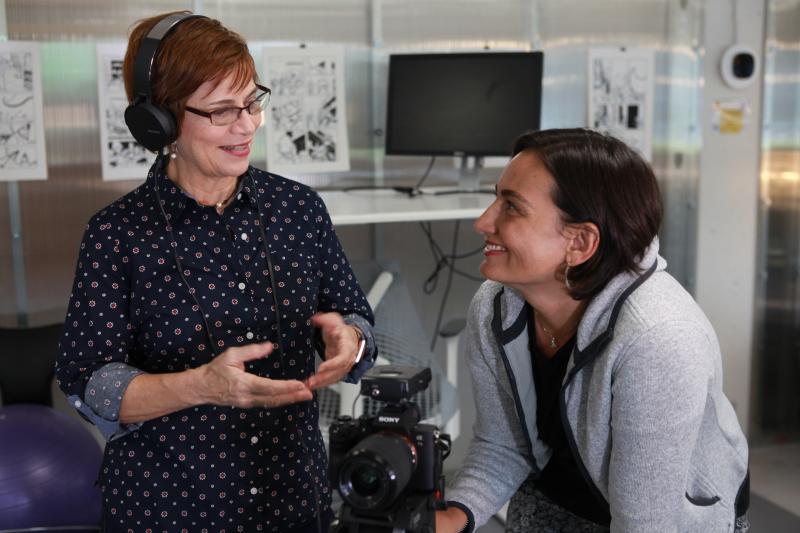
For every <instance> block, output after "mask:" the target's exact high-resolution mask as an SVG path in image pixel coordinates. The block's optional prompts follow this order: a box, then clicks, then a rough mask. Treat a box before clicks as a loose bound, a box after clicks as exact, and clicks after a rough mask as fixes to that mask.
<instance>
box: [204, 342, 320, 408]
mask: <svg viewBox="0 0 800 533" xmlns="http://www.w3.org/2000/svg"><path fill="white" fill-rule="evenodd" d="M272 350H273V346H272V343H271V342H262V343H258V344H248V345H246V346H236V347H233V348H228V349H227V350H225V351H224V352H222V353H221V354H220V355H218V356H216V357H215V358H214V359H213V360H212V361H211V362H210V363H207V364H205V365H203V366H201V367H199V368H198V369H197V370H198V371H199V372H198V376H199V382H198V385H199V388H198V390H197V393H198V394H199V395H200V397H201V399H202V401H203V403H209V404H214V405H227V406H232V407H241V408H245V409H246V408H250V407H276V406H279V405H286V404H290V403H296V402H303V401H308V400H311V399H312V397H313V395H312V393H311V390H310V389H309V388H308V387H307V386H306V385H305V384H304V383H303V382H302V381H298V380H296V379H291V380H276V379H269V378H263V377H259V376H256V375H255V374H251V373H249V372H247V370H246V369H245V363H247V362H249V361H254V360H256V359H262V358H264V357H267V356H268V355H269V354H270V353H272Z"/></svg>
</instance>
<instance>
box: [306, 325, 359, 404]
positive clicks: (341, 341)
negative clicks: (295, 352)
mask: <svg viewBox="0 0 800 533" xmlns="http://www.w3.org/2000/svg"><path fill="white" fill-rule="evenodd" d="M311 323H312V324H313V325H314V326H315V327H318V328H319V329H320V330H321V333H322V341H323V342H324V343H325V361H324V362H323V363H322V364H321V365H319V368H318V369H317V373H316V374H314V375H313V376H311V377H310V378H308V388H309V389H311V390H314V389H321V388H324V387H327V386H328V385H331V384H333V383H336V382H337V381H339V380H341V379H342V378H343V377H344V376H346V375H347V373H348V372H350V369H351V368H353V363H355V360H356V352H357V350H358V334H357V333H356V330H355V329H354V327H353V326H350V325H348V324H346V323H345V321H344V319H342V315H340V314H339V313H317V314H315V315H314V316H312V317H311Z"/></svg>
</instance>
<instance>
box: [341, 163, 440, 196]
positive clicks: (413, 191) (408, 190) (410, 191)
mask: <svg viewBox="0 0 800 533" xmlns="http://www.w3.org/2000/svg"><path fill="white" fill-rule="evenodd" d="M435 161H436V156H435V155H434V156H431V160H430V162H429V163H428V168H427V169H426V170H425V172H424V173H423V174H422V177H421V178H420V179H419V181H417V184H416V185H414V186H413V187H408V186H404V185H353V186H351V187H345V188H344V189H342V192H352V191H397V192H400V193H403V194H406V195H408V197H409V198H413V197H415V196H419V195H421V194H425V193H424V192H422V190H421V189H420V187H422V184H423V183H424V182H425V180H426V179H428V175H429V174H430V173H431V169H432V168H433V163H434V162H435Z"/></svg>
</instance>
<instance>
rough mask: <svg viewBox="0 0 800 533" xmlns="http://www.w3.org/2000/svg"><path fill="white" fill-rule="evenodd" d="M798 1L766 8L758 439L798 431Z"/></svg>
mask: <svg viewBox="0 0 800 533" xmlns="http://www.w3.org/2000/svg"><path fill="white" fill-rule="evenodd" d="M799 73H800V1H798V0H773V1H772V2H770V4H769V9H768V13H767V43H766V57H765V64H764V74H765V76H764V109H763V124H762V160H761V198H760V200H761V202H760V206H761V227H760V235H759V236H760V239H759V258H758V261H759V274H760V276H759V279H760V284H759V286H758V291H757V294H756V309H757V311H756V314H755V316H756V331H757V335H756V338H757V342H756V354H755V357H754V359H753V361H754V368H755V372H754V374H755V376H756V377H755V387H754V390H753V395H752V396H753V399H754V402H755V405H754V406H753V411H754V413H755V416H754V422H755V423H754V426H755V429H756V431H757V433H756V435H757V436H758V437H759V439H761V440H768V441H779V442H780V441H785V440H786V439H788V438H792V437H793V438H797V437H798V436H800V391H799V390H798V387H797V384H798V383H800V284H799V283H798V279H799V278H800V74H799Z"/></svg>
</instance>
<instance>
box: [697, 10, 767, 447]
mask: <svg viewBox="0 0 800 533" xmlns="http://www.w3.org/2000/svg"><path fill="white" fill-rule="evenodd" d="M733 2H737V4H736V9H737V11H738V17H737V18H738V20H739V24H738V34H739V41H740V42H743V43H745V44H747V45H749V46H751V47H753V48H754V49H755V50H756V52H757V55H758V56H759V60H763V42H764V16H765V4H766V0H707V2H706V11H705V40H704V46H705V57H704V70H705V86H704V87H703V150H702V156H701V166H700V186H699V198H698V228H697V230H698V239H697V270H696V280H697V281H696V298H697V301H698V303H699V304H700V306H701V307H702V308H703V310H704V311H705V313H706V314H707V315H708V318H709V319H710V320H711V323H712V324H713V326H714V329H715V330H716V332H717V336H718V337H719V341H720V346H721V348H722V357H723V369H724V375H725V382H724V387H725V393H726V394H727V396H728V397H729V398H730V399H731V401H732V402H733V404H734V407H735V408H736V412H737V414H738V416H739V422H740V423H741V425H742V427H743V428H744V430H745V433H748V429H749V427H748V426H749V422H750V376H751V367H752V358H753V316H754V315H753V313H754V293H755V278H756V233H757V201H758V179H759V159H760V138H761V88H762V85H761V81H760V80H758V81H757V82H756V83H754V84H752V85H751V86H750V87H748V88H746V89H740V90H734V89H731V88H729V87H728V86H727V85H725V84H724V82H723V80H722V77H721V75H720V71H719V63H720V59H721V57H722V53H723V52H724V50H725V48H726V47H727V46H728V45H729V44H730V43H731V42H732V39H733V33H734V32H733V23H732V9H733ZM726 99H742V100H746V101H747V103H748V105H749V107H750V110H751V114H750V115H749V117H748V121H749V123H748V124H746V125H745V126H744V128H743V130H742V131H741V133H739V134H727V135H725V134H720V133H719V132H718V131H716V130H715V128H714V127H713V117H714V113H713V106H714V103H715V102H716V101H719V100H726Z"/></svg>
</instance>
